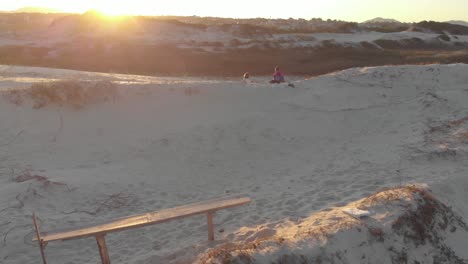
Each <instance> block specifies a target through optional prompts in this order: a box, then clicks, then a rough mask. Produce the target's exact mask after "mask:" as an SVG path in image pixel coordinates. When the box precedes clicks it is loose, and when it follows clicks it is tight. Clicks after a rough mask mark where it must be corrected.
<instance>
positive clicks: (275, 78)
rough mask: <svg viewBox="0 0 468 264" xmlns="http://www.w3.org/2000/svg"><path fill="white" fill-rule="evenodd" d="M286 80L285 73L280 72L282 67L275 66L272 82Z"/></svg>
mask: <svg viewBox="0 0 468 264" xmlns="http://www.w3.org/2000/svg"><path fill="white" fill-rule="evenodd" d="M282 82H285V80H284V75H283V74H282V73H281V72H280V68H279V67H278V66H276V67H275V73H274V74H273V80H271V81H270V83H282Z"/></svg>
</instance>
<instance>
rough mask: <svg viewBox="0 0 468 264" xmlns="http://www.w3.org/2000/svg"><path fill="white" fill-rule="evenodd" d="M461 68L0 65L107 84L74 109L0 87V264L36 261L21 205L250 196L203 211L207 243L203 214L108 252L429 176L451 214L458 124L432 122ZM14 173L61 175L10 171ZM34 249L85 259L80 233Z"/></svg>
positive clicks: (81, 206)
mask: <svg viewBox="0 0 468 264" xmlns="http://www.w3.org/2000/svg"><path fill="white" fill-rule="evenodd" d="M467 72H468V66H467V65H463V64H458V65H427V66H400V67H376V68H356V69H350V70H346V71H343V72H339V73H335V74H330V75H326V76H322V77H318V78H315V79H311V80H303V81H297V82H295V85H296V88H294V89H292V88H289V87H286V86H282V85H269V84H249V85H245V84H242V83H241V82H227V81H203V80H200V79H180V78H151V77H140V76H124V75H103V74H95V73H85V72H75V71H64V70H52V69H40V68H26V67H2V68H0V87H2V89H6V88H8V86H10V85H13V86H15V85H14V84H15V78H20V79H21V78H41V81H42V80H43V79H44V78H50V79H60V78H76V79H81V78H86V79H88V80H102V79H106V80H112V81H115V82H117V83H119V86H120V89H121V93H122V96H121V98H120V99H117V100H116V101H114V102H107V103H103V104H97V105H90V106H88V107H86V108H84V109H82V110H74V109H71V108H58V107H55V106H50V107H47V108H44V109H32V107H31V105H30V104H29V103H27V102H26V103H25V104H23V105H22V106H15V105H13V104H11V103H8V102H6V101H5V100H4V99H3V98H0V124H1V126H0V262H1V263H38V261H39V250H38V249H37V246H36V245H35V244H34V243H32V242H30V239H31V237H32V224H31V218H30V215H31V212H32V211H33V210H36V212H37V214H38V215H39V217H40V220H41V221H40V222H41V226H42V228H43V230H55V229H61V228H73V227H80V226H83V225H88V224H92V223H99V222H102V221H105V220H110V219H113V218H117V217H121V216H127V215H131V214H135V213H143V212H147V211H153V210H158V209H161V208H169V207H173V206H177V205H182V204H187V203H191V202H198V201H203V200H206V199H210V198H214V197H220V196H227V195H234V194H247V195H249V196H250V197H251V198H252V199H253V202H252V204H251V205H249V206H246V207H242V208H238V209H232V210H225V211H222V212H219V213H218V214H217V215H216V217H215V224H216V230H217V232H216V237H217V239H218V240H217V241H216V242H214V243H212V244H208V243H207V242H206V241H205V240H206V219H205V217H204V216H200V217H192V218H188V219H185V220H181V221H175V222H171V223H166V224H161V225H156V226H153V227H146V228H141V229H135V230H132V231H126V232H121V233H115V234H110V235H108V237H107V242H108V247H109V250H110V257H111V259H112V261H113V262H112V263H186V262H190V261H193V260H194V258H195V257H196V255H197V254H198V253H200V252H203V251H205V250H206V248H207V247H209V246H210V247H211V246H215V245H219V244H220V243H223V242H227V241H240V240H249V239H250V240H252V239H254V238H258V237H261V235H259V234H258V233H255V232H250V230H251V229H252V228H254V229H255V228H257V226H258V225H262V226H264V227H267V228H266V229H265V230H266V231H264V233H265V234H263V235H269V234H271V233H272V232H275V227H276V226H277V225H278V224H281V223H283V222H285V221H287V220H298V219H302V218H305V217H308V216H310V215H311V214H313V213H315V212H317V211H318V210H320V209H323V208H328V207H333V206H338V205H344V204H346V203H349V202H352V201H355V200H357V199H360V198H363V197H365V196H367V195H369V194H371V193H373V192H374V191H376V190H379V189H381V188H382V187H388V186H396V185H400V184H402V183H408V182H421V183H426V184H428V185H429V186H433V187H434V190H435V192H436V194H437V195H438V196H440V197H442V199H443V200H444V201H447V202H449V203H450V204H451V205H453V206H454V207H455V208H457V211H458V212H459V213H460V214H461V215H462V216H463V217H465V218H466V216H467V213H468V206H467V203H466V197H468V196H467V190H468V181H467V180H466V173H467V165H468V159H467V150H468V145H467V144H466V139H465V140H463V138H462V137H461V136H460V135H463V133H464V132H466V131H468V122H467V123H461V124H458V125H451V126H447V125H446V124H447V122H449V121H453V120H457V119H460V118H463V117H466V116H468V109H467V106H466V102H468V91H467V90H466V89H467V88H468V86H467V83H468V75H467V74H466V73H467ZM29 83H31V82H23V83H22V84H21V85H23V86H24V85H29ZM21 85H18V86H21ZM18 86H17V87H18ZM430 127H433V128H434V129H432V130H431V129H430ZM437 127H440V128H439V129H437ZM454 153H455V154H454ZM27 173H30V174H31V175H40V176H45V177H48V179H49V180H50V181H53V182H57V183H62V184H66V186H65V185H59V184H49V185H44V183H41V182H39V181H35V180H30V181H25V182H20V183H19V182H15V181H14V180H13V179H14V177H16V176H18V175H22V174H27ZM74 211H75V212H74ZM84 211H87V212H88V213H86V212H84ZM96 211H97V213H96V214H95V215H91V214H89V212H96ZM71 212H74V213H71ZM221 229H222V230H223V232H222V233H221V232H218V231H220V230H221ZM349 239H352V238H349ZM456 241H460V239H459V240H456ZM465 243H466V241H465ZM454 246H455V245H454ZM46 254H47V258H48V259H49V261H50V263H70V264H71V263H96V262H98V261H99V255H98V252H97V247H96V243H95V241H94V239H91V238H90V239H80V240H74V241H66V242H52V243H50V244H49V245H48V246H47V249H46Z"/></svg>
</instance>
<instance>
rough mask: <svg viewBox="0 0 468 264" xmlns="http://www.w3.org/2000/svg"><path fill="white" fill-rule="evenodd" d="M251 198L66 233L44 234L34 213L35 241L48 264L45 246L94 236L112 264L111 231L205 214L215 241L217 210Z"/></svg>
mask: <svg viewBox="0 0 468 264" xmlns="http://www.w3.org/2000/svg"><path fill="white" fill-rule="evenodd" d="M250 201H251V199H250V198H248V197H233V198H224V199H215V200H210V201H205V202H199V203H194V204H189V205H184V206H179V207H174V208H170V209H163V210H161V211H157V212H151V213H145V214H140V215H134V216H129V217H124V218H120V219H116V220H114V221H111V222H108V223H105V224H101V225H95V226H90V227H85V228H80V229H74V230H70V231H65V232H47V233H41V232H40V231H39V227H38V225H37V221H36V215H35V213H33V223H34V228H35V230H36V236H34V237H33V241H38V243H39V248H40V250H41V256H42V261H43V262H44V264H47V261H46V258H45V253H44V249H45V247H46V246H47V243H48V242H50V241H56V240H70V239H76V238H83V237H91V236H94V237H95V238H96V241H97V245H98V248H99V254H100V255H101V262H102V263H103V264H110V259H109V254H108V252H107V246H106V240H105V235H106V234H108V233H111V232H117V231H123V230H127V229H131V228H137V227H142V226H147V225H154V224H158V223H163V222H167V221H170V220H174V219H180V218H184V217H188V216H192V215H199V214H206V215H207V221H208V240H210V241H211V240H214V225H213V216H214V213H215V212H216V211H218V210H222V209H226V208H231V207H236V206H241V205H244V204H248V203H250Z"/></svg>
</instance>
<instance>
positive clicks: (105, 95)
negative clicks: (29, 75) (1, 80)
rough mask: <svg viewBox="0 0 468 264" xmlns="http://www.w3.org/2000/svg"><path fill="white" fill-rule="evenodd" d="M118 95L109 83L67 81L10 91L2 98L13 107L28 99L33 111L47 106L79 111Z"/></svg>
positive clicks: (113, 86) (116, 90)
mask: <svg viewBox="0 0 468 264" xmlns="http://www.w3.org/2000/svg"><path fill="white" fill-rule="evenodd" d="M118 94H119V93H118V89H117V86H116V85H115V84H114V83H112V82H109V81H98V82H80V81H75V80H67V81H56V82H45V83H37V84H33V85H32V86H31V87H30V88H28V89H24V90H10V91H7V92H5V93H4V98H5V99H6V100H7V101H9V102H11V103H13V104H15V105H21V104H23V103H24V102H25V101H26V100H27V99H29V100H31V101H32V103H33V108H35V109H39V108H44V107H47V106H60V107H62V106H63V107H72V108H75V109H81V108H83V107H85V106H88V105H91V104H96V103H101V102H107V101H113V100H115V99H116V98H117V97H118Z"/></svg>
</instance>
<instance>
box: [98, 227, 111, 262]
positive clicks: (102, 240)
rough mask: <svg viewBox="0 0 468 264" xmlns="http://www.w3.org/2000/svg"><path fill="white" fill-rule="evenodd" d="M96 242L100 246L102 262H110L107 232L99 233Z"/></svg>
mask: <svg viewBox="0 0 468 264" xmlns="http://www.w3.org/2000/svg"><path fill="white" fill-rule="evenodd" d="M96 242H97V245H98V248H99V255H101V262H102V264H110V258H109V253H108V252H107V245H106V238H105V234H103V235H97V236H96Z"/></svg>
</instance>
